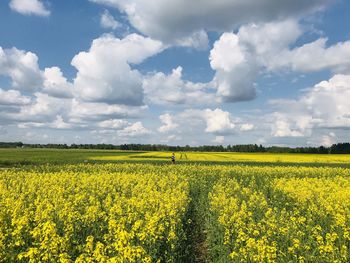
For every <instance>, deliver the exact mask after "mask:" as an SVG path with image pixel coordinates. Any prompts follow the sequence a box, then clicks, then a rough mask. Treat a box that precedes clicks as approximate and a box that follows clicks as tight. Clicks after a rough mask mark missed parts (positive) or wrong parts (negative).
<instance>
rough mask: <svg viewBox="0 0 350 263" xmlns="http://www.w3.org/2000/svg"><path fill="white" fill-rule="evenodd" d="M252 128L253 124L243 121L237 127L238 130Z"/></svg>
mask: <svg viewBox="0 0 350 263" xmlns="http://www.w3.org/2000/svg"><path fill="white" fill-rule="evenodd" d="M253 129H254V124H251V123H243V124H241V125H240V127H239V130H240V131H251V130H253Z"/></svg>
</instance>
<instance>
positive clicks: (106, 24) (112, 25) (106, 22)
mask: <svg viewBox="0 0 350 263" xmlns="http://www.w3.org/2000/svg"><path fill="white" fill-rule="evenodd" d="M100 24H101V26H102V27H103V28H105V29H112V30H115V29H117V28H118V27H120V24H119V22H118V21H117V20H115V19H114V17H113V16H112V15H111V13H110V12H109V11H108V10H105V11H104V12H103V13H102V14H101V18H100Z"/></svg>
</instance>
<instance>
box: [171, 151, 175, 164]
mask: <svg viewBox="0 0 350 263" xmlns="http://www.w3.org/2000/svg"><path fill="white" fill-rule="evenodd" d="M171 162H172V163H173V164H175V153H173V154H172V155H171Z"/></svg>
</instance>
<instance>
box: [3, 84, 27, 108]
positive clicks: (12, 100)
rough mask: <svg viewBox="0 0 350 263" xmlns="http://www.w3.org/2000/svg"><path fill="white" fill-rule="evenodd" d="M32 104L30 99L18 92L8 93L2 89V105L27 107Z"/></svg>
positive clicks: (10, 91) (8, 91)
mask: <svg viewBox="0 0 350 263" xmlns="http://www.w3.org/2000/svg"><path fill="white" fill-rule="evenodd" d="M30 102H31V99H30V97H28V96H22V95H21V93H20V92H19V91H17V90H7V91H6V90H2V89H1V88H0V105H26V104H29V103H30Z"/></svg>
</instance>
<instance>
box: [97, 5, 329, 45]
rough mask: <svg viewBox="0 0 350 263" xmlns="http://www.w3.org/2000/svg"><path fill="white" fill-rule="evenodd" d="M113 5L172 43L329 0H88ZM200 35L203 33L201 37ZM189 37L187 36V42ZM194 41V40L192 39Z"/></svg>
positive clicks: (138, 25) (299, 12)
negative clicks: (205, 32) (150, 0)
mask: <svg viewBox="0 0 350 263" xmlns="http://www.w3.org/2000/svg"><path fill="white" fill-rule="evenodd" d="M90 1H91V2H95V3H100V4H105V5H109V6H113V7H116V8H118V9H119V10H121V11H122V12H124V13H126V14H127V16H128V19H129V21H130V23H131V24H132V25H133V26H134V27H135V28H136V29H138V30H139V31H140V32H142V33H143V34H145V35H148V36H150V37H152V38H155V39H159V40H162V41H164V42H166V43H176V42H177V41H178V40H179V39H186V38H187V39H188V38H191V37H192V38H195V39H196V38H198V34H199V35H200V34H203V33H201V32H204V31H203V30H206V31H219V32H222V31H225V30H232V29H234V28H236V27H237V26H239V25H241V24H244V23H250V22H263V21H271V20H276V19H279V18H281V17H290V16H300V15H303V14H306V13H309V12H312V11H316V10H320V9H322V8H323V7H324V6H326V5H328V4H329V3H330V2H333V1H332V0H311V1H303V0H296V1H295V0H294V1H292V0H288V1H275V0H261V1H254V0H248V1H240V0H233V1H232V0H218V1H211V0H199V1H184V0H181V1H178V0H155V1H152V3H150V2H149V1H147V0H131V1H125V0H90ZM201 38H203V37H201ZM188 41H189V40H187V42H188ZM194 42H196V41H195V40H194Z"/></svg>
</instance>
